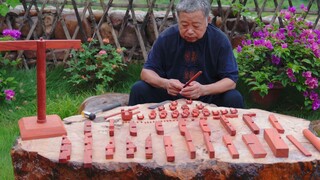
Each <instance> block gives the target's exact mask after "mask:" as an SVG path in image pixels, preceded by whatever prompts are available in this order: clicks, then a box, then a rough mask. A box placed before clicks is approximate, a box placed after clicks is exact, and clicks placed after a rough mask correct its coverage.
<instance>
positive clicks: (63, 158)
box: [59, 151, 68, 163]
mask: <svg viewBox="0 0 320 180" xmlns="http://www.w3.org/2000/svg"><path fill="white" fill-rule="evenodd" d="M67 162H68V152H67V151H60V154H59V163H67Z"/></svg>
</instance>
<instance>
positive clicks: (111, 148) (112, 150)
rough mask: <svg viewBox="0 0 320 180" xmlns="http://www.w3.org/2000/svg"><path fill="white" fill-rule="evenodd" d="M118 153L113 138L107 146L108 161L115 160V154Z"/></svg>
mask: <svg viewBox="0 0 320 180" xmlns="http://www.w3.org/2000/svg"><path fill="white" fill-rule="evenodd" d="M115 152H116V146H115V144H114V137H111V138H110V140H109V144H107V146H106V159H113V156H114V153H115Z"/></svg>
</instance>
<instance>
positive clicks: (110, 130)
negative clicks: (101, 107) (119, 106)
mask: <svg viewBox="0 0 320 180" xmlns="http://www.w3.org/2000/svg"><path fill="white" fill-rule="evenodd" d="M109 136H110V137H112V136H114V120H113V119H110V121H109Z"/></svg>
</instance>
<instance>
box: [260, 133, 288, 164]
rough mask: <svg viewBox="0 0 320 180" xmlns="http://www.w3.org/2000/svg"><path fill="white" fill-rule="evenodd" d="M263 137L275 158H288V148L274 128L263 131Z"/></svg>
mask: <svg viewBox="0 0 320 180" xmlns="http://www.w3.org/2000/svg"><path fill="white" fill-rule="evenodd" d="M263 137H264V139H265V140H266V142H267V144H268V145H269V147H270V149H271V151H272V152H273V155H274V156H275V157H281V158H284V157H289V147H288V145H287V144H286V143H285V142H284V141H283V139H281V136H280V135H279V133H278V131H277V130H276V129H274V128H270V129H264V133H263Z"/></svg>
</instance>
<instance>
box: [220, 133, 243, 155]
mask: <svg viewBox="0 0 320 180" xmlns="http://www.w3.org/2000/svg"><path fill="white" fill-rule="evenodd" d="M222 140H223V142H224V145H225V146H226V147H227V148H228V151H229V153H230V155H231V157H232V159H239V157H240V155H239V152H238V150H237V148H236V146H235V145H234V144H233V142H232V139H231V137H230V136H229V135H224V136H223V137H222Z"/></svg>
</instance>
